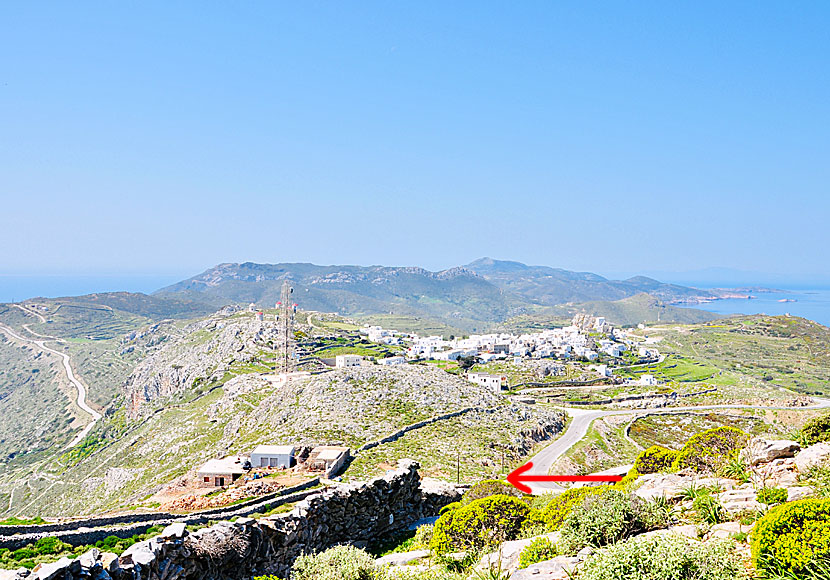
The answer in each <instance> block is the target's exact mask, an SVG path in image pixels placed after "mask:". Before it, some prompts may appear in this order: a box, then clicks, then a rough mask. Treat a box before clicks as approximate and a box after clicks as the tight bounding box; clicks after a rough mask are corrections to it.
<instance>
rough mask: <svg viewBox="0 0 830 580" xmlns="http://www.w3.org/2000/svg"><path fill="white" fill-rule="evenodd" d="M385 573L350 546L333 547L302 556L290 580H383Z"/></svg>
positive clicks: (296, 563) (368, 556)
mask: <svg viewBox="0 0 830 580" xmlns="http://www.w3.org/2000/svg"><path fill="white" fill-rule="evenodd" d="M387 577H388V576H387V574H386V571H385V570H384V569H382V568H379V567H376V566H375V561H374V559H372V557H371V556H370V555H369V554H367V553H366V552H364V551H363V550H359V549H357V548H354V547H352V546H335V547H334V548H329V549H328V550H326V551H325V552H321V553H320V554H310V555H302V556H300V557H299V558H297V560H296V561H295V562H294V566H293V567H292V568H291V576H290V578H291V580H385V579H386V578H387Z"/></svg>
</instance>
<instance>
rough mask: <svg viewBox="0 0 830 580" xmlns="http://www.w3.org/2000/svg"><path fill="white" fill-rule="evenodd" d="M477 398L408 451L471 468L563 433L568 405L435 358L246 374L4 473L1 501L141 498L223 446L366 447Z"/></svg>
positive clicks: (467, 473)
mask: <svg viewBox="0 0 830 580" xmlns="http://www.w3.org/2000/svg"><path fill="white" fill-rule="evenodd" d="M468 407H475V408H479V409H481V411H479V412H476V413H474V414H472V415H470V416H469V417H462V418H460V419H458V420H456V421H455V422H453V423H452V424H453V425H454V427H453V432H452V435H451V436H450V435H449V434H447V433H445V432H444V430H443V429H444V425H443V424H440V423H439V424H435V425H432V426H429V427H425V428H423V429H421V430H418V431H417V432H415V434H414V436H415V437H418V438H426V439H428V440H430V441H432V442H433V443H432V445H433V446H437V449H438V450H442V451H440V452H441V453H443V454H444V455H446V458H442V457H441V456H440V455H436V454H435V451H436V447H432V448H430V447H427V446H424V447H420V446H418V447H415V448H409V449H407V451H408V452H410V454H411V455H412V454H414V455H415V458H416V459H420V460H423V461H424V465H425V466H427V469H428V472H431V473H433V474H436V475H441V474H442V473H443V474H444V475H445V476H449V472H450V465H454V461H455V449H456V448H458V447H459V446H461V447H463V448H464V449H465V461H464V463H463V466H462V467H463V469H462V476H463V477H465V478H471V477H477V478H480V477H485V476H488V475H490V474H492V471H493V465H494V461H495V459H496V457H497V455H498V454H497V452H496V451H494V450H493V449H494V447H495V446H496V445H504V444H509V445H512V446H518V447H517V449H520V450H523V451H524V452H526V451H527V450H529V449H530V448H532V446H533V443H534V441H533V437H534V436H538V434H539V433H545V432H547V433H555V432H557V431H559V430H560V429H561V428H562V426H563V424H564V423H563V414H562V413H561V412H558V411H552V410H545V409H541V408H535V407H533V406H527V405H521V404H514V403H509V402H507V401H506V400H505V399H503V398H502V397H500V396H497V395H494V394H493V393H492V392H490V391H489V390H487V389H483V388H480V387H477V386H475V385H472V384H470V383H468V382H466V381H464V380H463V379H460V378H457V377H454V376H452V375H449V374H447V373H445V372H443V371H441V370H439V369H435V368H431V367H406V368H404V369H394V368H383V367H370V368H365V369H364V368H361V369H340V370H336V371H332V372H330V373H328V374H324V375H320V376H315V377H310V378H306V379H296V380H292V381H290V382H288V383H287V384H282V385H279V384H274V383H272V382H270V381H268V380H266V379H264V378H262V377H260V376H258V375H256V374H248V375H244V376H239V377H237V378H234V379H231V380H229V381H228V382H226V383H224V384H223V385H222V387H221V388H217V389H215V390H212V391H210V392H206V393H202V394H201V395H200V396H194V397H189V398H188V400H182V399H178V400H175V402H174V401H170V402H168V403H167V404H165V405H163V406H161V407H159V408H158V409H157V410H156V412H154V413H153V414H151V415H150V416H148V417H146V418H144V419H142V420H140V421H130V420H127V419H126V417H125V413H124V411H123V410H119V411H117V412H115V413H113V414H112V415H111V416H110V417H109V418H108V419H107V420H106V421H105V422H104V423H103V424H102V425H100V427H98V428H96V430H95V431H94V432H93V433H92V435H91V436H90V438H89V440H88V442H87V444H86V445H85V447H84V448H83V449H79V450H78V451H76V452H72V453H67V454H64V455H63V456H62V457H61V458H60V459H59V460H58V461H48V462H43V463H42V464H40V465H37V466H35V467H36V471H35V470H32V472H30V473H29V474H28V475H26V476H24V477H21V475H22V474H16V476H15V477H13V476H12V474H8V473H7V474H5V475H4V476H2V477H0V482H2V484H3V488H4V491H5V493H6V494H7V495H6V496H5V497H6V501H4V502H3V503H2V504H0V505H2V506H3V508H6V507H7V506H11V509H10V510H8V511H6V510H4V511H6V513H17V512H19V511H22V512H23V513H38V514H41V515H44V516H45V515H58V514H67V513H72V514H77V513H90V512H95V511H101V510H110V509H117V508H126V507H128V506H132V505H143V504H146V502H148V498H150V497H151V496H152V495H153V493H155V492H156V491H158V490H159V489H160V488H161V487H162V486H163V485H165V484H168V483H170V482H172V481H174V480H176V478H179V477H181V476H183V475H186V474H187V473H188V472H192V471H193V470H194V469H195V468H197V467H198V466H200V465H201V464H202V463H203V462H204V461H206V460H207V459H210V458H212V457H215V456H217V455H218V454H233V453H240V452H249V451H250V450H251V449H252V448H253V447H254V446H255V445H257V444H260V443H275V444H280V443H282V444H287V443H291V444H294V445H298V446H314V445H320V444H346V445H349V446H351V447H352V448H357V447H359V446H360V445H362V444H364V443H367V442H369V441H374V440H377V439H379V438H381V437H384V436H386V435H388V434H390V433H392V432H394V431H395V430H397V429H400V428H401V427H404V426H406V425H409V424H411V423H414V422H416V421H420V420H423V419H426V418H430V417H432V416H434V415H437V414H441V413H448V412H452V411H458V410H461V409H465V408H468ZM522 433H524V434H523V435H522ZM409 437H410V435H406V436H405V437H404V438H403V439H402V440H401V442H405V440H407V438H409ZM382 447H383V446H381V448H382ZM381 448H378V451H381V450H382V449H381ZM378 451H376V453H377V452H378ZM375 466H376V463H372V464H371V465H366V466H365V468H363V469H361V471H372V470H373V469H374V468H375ZM488 466H489V467H488ZM381 469H382V468H381ZM146 505H152V504H151V503H150V504H146ZM0 509H2V508H0ZM0 513H2V512H0Z"/></svg>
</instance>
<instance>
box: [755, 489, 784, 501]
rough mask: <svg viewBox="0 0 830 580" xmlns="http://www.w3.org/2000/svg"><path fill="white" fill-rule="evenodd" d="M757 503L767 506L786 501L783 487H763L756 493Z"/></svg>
mask: <svg viewBox="0 0 830 580" xmlns="http://www.w3.org/2000/svg"><path fill="white" fill-rule="evenodd" d="M758 501H759V502H761V503H765V504H767V505H772V504H776V503H784V502H785V501H787V490H786V489H785V488H783V487H764V488H761V489H760V490H759V491H758Z"/></svg>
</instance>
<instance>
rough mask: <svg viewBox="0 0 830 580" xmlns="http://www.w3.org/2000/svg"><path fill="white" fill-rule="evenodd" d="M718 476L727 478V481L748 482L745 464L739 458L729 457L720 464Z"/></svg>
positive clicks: (748, 477)
mask: <svg viewBox="0 0 830 580" xmlns="http://www.w3.org/2000/svg"><path fill="white" fill-rule="evenodd" d="M718 475H720V476H721V477H728V478H729V479H736V480H738V481H740V482H741V483H747V482H748V481H749V480H750V474H749V470H748V469H747V466H746V462H745V461H744V460H743V458H741V457H740V456H734V457H731V458H730V459H728V460H726V461H725V462H724V463H722V464H721V466H720V468H719V469H718Z"/></svg>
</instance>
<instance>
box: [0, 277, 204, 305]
mask: <svg viewBox="0 0 830 580" xmlns="http://www.w3.org/2000/svg"><path fill="white" fill-rule="evenodd" d="M191 275H192V274H188V275H168V276H150V275H145V276H123V275H120V276H22V275H4V274H0V302H21V301H23V300H26V299H28V298H37V297H41V298H60V297H63V296H81V295H83V294H94V293H96V292H122V291H124V292H143V293H144V294H150V293H152V292H155V291H156V290H160V289H161V288H164V287H165V286H169V285H171V284H175V283H176V282H179V281H181V280H184V279H186V278H188V277H189V276H191Z"/></svg>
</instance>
